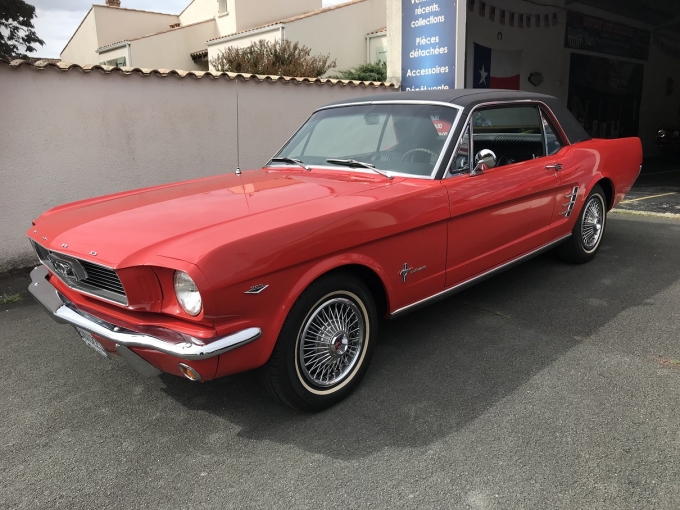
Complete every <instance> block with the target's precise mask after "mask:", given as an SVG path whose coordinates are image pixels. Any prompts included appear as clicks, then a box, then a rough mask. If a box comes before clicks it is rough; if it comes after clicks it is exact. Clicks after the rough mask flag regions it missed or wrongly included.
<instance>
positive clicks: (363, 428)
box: [163, 219, 680, 460]
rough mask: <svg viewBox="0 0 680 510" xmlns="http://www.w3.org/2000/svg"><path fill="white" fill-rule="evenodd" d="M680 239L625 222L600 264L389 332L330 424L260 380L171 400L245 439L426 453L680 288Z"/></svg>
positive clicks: (509, 278) (216, 384) (545, 272)
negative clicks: (290, 404)
mask: <svg viewBox="0 0 680 510" xmlns="http://www.w3.org/2000/svg"><path fill="white" fill-rule="evenodd" d="M679 240H680V223H678V224H671V223H650V222H642V221H639V220H636V221H633V220H629V219H616V220H613V221H610V223H609V226H608V232H607V235H606V236H605V240H604V244H603V246H602V250H601V252H600V253H599V254H598V257H597V258H596V259H595V260H594V261H593V262H591V263H589V264H585V265H582V266H573V265H568V264H565V263H562V262H560V261H558V260H556V259H554V258H552V257H551V256H550V255H546V256H542V257H540V258H538V259H535V260H533V261H530V262H528V263H525V264H523V265H521V266H519V267H517V268H515V269H512V270H510V271H508V272H506V273H504V274H502V275H499V276H497V277H495V278H493V279H490V280H487V281H486V282H483V283H482V284H479V285H478V286H476V287H474V288H471V289H469V290H467V291H465V292H464V293H461V294H459V295H457V296H455V297H452V298H449V299H447V300H445V301H442V302H440V303H438V304H436V305H433V306H431V307H429V308H426V309H423V310H420V311H418V312H415V313H413V314H411V315H408V316H405V317H403V318H401V319H399V320H397V321H394V322H385V323H383V324H382V328H381V332H380V340H379V341H380V343H379V345H378V347H377V349H376V352H375V356H374V358H373V363H372V366H371V369H370V370H369V372H368V374H367V376H366V378H365V379H364V381H363V383H362V385H361V386H360V388H359V389H358V391H357V392H355V393H354V394H353V395H352V396H351V397H350V398H349V399H347V400H345V401H344V402H342V403H341V404H339V405H338V406H336V407H334V408H332V409H330V410H328V411H326V412H324V413H320V414H317V415H306V414H298V413H296V412H293V411H291V410H288V409H287V408H284V407H282V406H281V405H279V404H278V403H277V402H275V401H274V400H272V399H271V398H269V397H268V396H267V395H266V394H265V392H264V390H263V389H262V388H261V387H260V386H259V384H258V382H257V377H256V376H255V374H254V373H246V374H241V375H238V376H233V377H230V378H227V379H222V380H217V381H213V382H210V383H206V384H202V385H193V384H189V383H188V382H187V381H184V380H181V379H177V378H174V377H171V376H164V377H163V382H164V384H165V388H164V389H163V391H165V392H166V393H167V394H168V395H170V396H171V397H172V398H174V399H175V400H177V401H178V402H180V403H181V404H182V405H183V406H185V407H186V408H187V409H189V410H201V411H204V412H207V413H210V414H212V415H214V416H216V417H218V418H220V419H222V420H226V421H227V422H230V423H233V424H235V425H237V426H238V427H240V432H239V434H238V435H239V436H241V437H244V438H248V439H251V440H257V441H272V442H276V443H281V444H290V445H295V446H296V447H298V448H301V449H303V450H306V451H309V452H313V453H319V454H323V455H327V456H330V457H333V458H338V459H345V460H349V459H354V458H360V457H365V456H368V455H370V454H373V453H376V452H379V451H380V450H382V449H384V448H386V447H404V448H408V447H425V446H427V445H429V444H431V443H433V442H435V441H438V440H439V439H441V438H443V437H445V436H448V435H449V434H451V433H452V432H454V431H456V430H458V429H460V428H462V427H466V426H469V425H471V423H472V422H474V420H475V419H476V418H477V417H479V416H480V415H482V414H484V413H486V412H489V411H490V410H491V409H492V408H493V406H494V405H495V404H496V403H498V402H499V401H501V400H502V399H503V398H505V397H506V396H508V395H510V394H512V393H513V392H515V391H517V390H518V389H519V388H520V387H521V386H522V385H523V384H525V383H526V382H527V381H528V380H529V379H531V378H532V377H533V376H534V375H536V374H537V373H538V372H540V371H542V370H544V369H546V368H549V367H550V366H551V365H552V364H553V363H555V362H557V361H559V358H560V357H561V356H562V355H563V354H564V353H565V352H567V351H568V350H569V349H571V348H572V347H574V346H575V345H577V344H578V343H579V342H581V341H583V340H584V339H586V338H587V337H589V336H590V335H592V334H593V333H594V332H596V331H597V330H598V329H599V328H602V327H605V326H606V325H607V323H608V322H609V321H611V320H612V319H613V318H614V317H616V316H617V315H618V314H619V313H621V312H622V311H624V310H625V309H627V308H630V307H637V306H645V302H646V301H647V300H648V299H649V298H651V297H653V296H654V295H656V294H658V293H659V292H661V291H662V290H663V289H665V288H666V287H667V286H669V285H671V284H672V283H674V282H675V281H676V280H678V279H679V278H680V267H679V266H678V264H677V257H676V256H675V255H673V254H674V252H675V250H676V249H677V246H678V241H679ZM614 246H616V249H614Z"/></svg>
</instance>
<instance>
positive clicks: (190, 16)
mask: <svg viewBox="0 0 680 510" xmlns="http://www.w3.org/2000/svg"><path fill="white" fill-rule="evenodd" d="M218 6H219V4H218V0H193V1H192V2H191V3H190V4H189V5H188V6H187V7H186V9H184V10H183V11H182V12H181V13H180V15H179V20H180V23H182V25H191V24H193V23H198V22H199V21H205V20H207V19H210V18H214V17H215V16H216V15H217V14H219V12H218Z"/></svg>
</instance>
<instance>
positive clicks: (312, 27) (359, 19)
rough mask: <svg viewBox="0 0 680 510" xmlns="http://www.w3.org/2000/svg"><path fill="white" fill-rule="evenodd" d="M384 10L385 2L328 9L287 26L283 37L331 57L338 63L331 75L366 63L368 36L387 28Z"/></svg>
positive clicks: (373, 1) (375, 1) (375, 0)
mask: <svg viewBox="0 0 680 510" xmlns="http://www.w3.org/2000/svg"><path fill="white" fill-rule="evenodd" d="M385 9H386V4H385V0H367V1H365V2H361V3H356V4H352V5H348V6H347V7H342V8H339V9H334V10H329V11H327V12H325V13H323V14H318V15H316V16H310V17H308V18H303V19H300V20H297V21H293V22H290V23H286V28H285V32H284V37H285V38H286V39H288V40H291V41H297V42H299V43H300V44H304V45H305V46H308V47H309V48H311V49H312V53H313V54H322V55H326V54H330V56H331V58H332V59H336V61H337V68H336V69H333V70H331V71H329V73H328V74H331V75H332V74H333V73H334V72H337V71H338V70H344V69H349V68H351V67H355V66H357V65H360V64H363V63H364V62H366V34H367V33H369V32H372V31H374V30H378V29H379V28H382V27H384V26H385V24H386V22H387V19H386V10H385ZM339 27H342V28H341V29H339Z"/></svg>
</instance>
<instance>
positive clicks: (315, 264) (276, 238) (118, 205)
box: [28, 90, 642, 411]
mask: <svg viewBox="0 0 680 510" xmlns="http://www.w3.org/2000/svg"><path fill="white" fill-rule="evenodd" d="M473 154H474V158H472V157H471V155H473ZM641 160H642V149H641V145H640V141H639V139H637V138H628V139H620V140H596V139H591V138H590V137H589V136H588V135H587V134H586V132H585V131H584V130H583V129H582V128H581V126H580V125H579V124H578V122H577V121H576V120H575V119H574V117H573V116H572V115H571V114H570V113H569V112H568V111H567V110H566V108H564V106H563V105H562V104H561V103H559V102H558V101H557V100H556V99H555V98H553V97H550V96H545V95H539V94H528V93H523V92H510V91H497V90H493V91H478V90H448V91H433V92H427V93H423V92H411V93H400V94H389V95H384V96H372V97H370V98H367V99H364V100H354V101H351V102H339V103H335V104H332V105H329V106H326V107H324V108H321V109H319V110H318V111H316V112H315V113H314V114H313V115H312V116H311V117H310V119H309V120H308V121H307V122H306V123H305V124H304V125H303V126H302V127H301V128H300V130H299V131H298V132H297V133H295V134H294V135H293V137H292V138H291V139H290V140H289V141H288V142H287V143H286V145H285V146H284V147H283V148H282V149H281V150H280V151H279V152H278V154H277V155H276V156H275V157H273V158H272V159H271V160H270V161H269V162H268V163H267V164H266V165H265V166H264V167H263V168H261V169H259V170H252V171H244V172H241V171H239V170H237V171H236V172H231V173H228V174H224V175H218V176H215V177H209V178H205V179H197V180H193V181H188V182H183V183H174V184H166V185H162V186H156V187H153V188H147V189H143V190H138V191H128V192H124V193H118V194H115V195H110V196H106V197H100V198H93V199H90V200H84V201H81V202H76V203H72V204H68V205H63V206H60V207H56V208H54V209H51V210H49V211H47V212H46V213H44V214H43V215H42V216H40V217H39V218H38V219H36V220H35V222H34V223H33V226H32V228H31V229H30V230H29V231H28V236H29V237H30V239H31V242H32V244H33V246H34V248H35V250H36V252H37V254H38V257H39V258H40V261H41V262H42V265H40V266H38V267H37V268H36V269H34V270H33V272H32V283H31V286H30V290H31V292H32V294H33V295H34V296H35V298H36V299H37V300H38V301H39V302H40V303H41V304H42V305H43V306H44V307H45V308H46V310H47V311H48V312H49V314H50V315H51V316H52V317H53V318H54V319H56V320H57V321H58V322H61V323H67V324H71V325H73V326H75V327H76V329H77V331H78V333H79V334H80V336H81V338H82V339H83V340H84V341H85V343H87V344H88V345H89V346H91V347H93V348H94V349H95V350H96V351H98V352H99V353H100V354H102V355H104V356H111V355H112V354H119V355H120V356H121V357H122V358H124V360H125V361H127V362H128V363H129V364H130V365H131V366H132V367H133V368H134V369H135V370H137V371H138V372H139V373H140V374H142V375H144V376H153V375H157V374H160V373H161V372H167V373H170V374H175V375H178V376H182V377H186V378H188V379H191V380H193V381H208V380H210V379H214V378H217V377H224V376H227V375H230V374H235V373H237V372H242V371H245V370H251V369H259V374H260V376H261V379H262V381H263V383H264V385H265V387H266V388H267V389H268V390H270V391H271V393H272V394H273V395H274V396H276V397H278V398H279V399H280V400H281V401H282V402H284V403H285V404H288V405H290V406H292V407H294V408H297V409H302V410H307V411H316V410H320V409H323V408H326V407H328V406H330V405H332V404H334V403H336V402H338V401H339V400H340V399H342V398H344V397H345V396H347V395H348V394H349V393H350V392H351V391H352V390H353V389H354V388H355V387H356V386H357V385H358V384H359V381H360V380H361V378H362V377H363V375H364V374H365V372H366V370H367V368H368V365H369V361H370V359H371V355H372V353H373V350H374V347H375V343H376V339H377V331H378V323H379V319H380V318H394V317H397V316H400V315H402V314H404V313H406V312H408V311H411V310H414V309H416V308H418V307H420V306H422V305H425V304H428V303H431V302H433V301H435V300H438V299H442V298H445V297H447V296H449V295H451V294H453V293H455V292H457V291H460V290H461V289H464V288H466V287H468V286H469V285H471V284H474V283H475V282H478V281H480V280H482V279H484V278H486V277H488V276H491V275H493V274H494V273H497V272H499V271H502V270H504V269H506V268H508V267H510V266H512V265H514V264H516V263H519V262H521V261H523V260H526V259H528V258H529V257H532V256H534V255H537V254H539V253H541V252H544V251H546V250H548V249H555V250H557V252H558V254H560V255H561V256H562V257H563V258H565V259H566V260H569V261H572V262H575V263H583V262H587V261H588V260H590V259H592V258H593V257H594V256H595V254H596V253H597V251H598V248H599V246H600V243H601V241H602V236H603V235H604V231H605V225H606V219H607V211H608V210H609V209H611V208H612V207H613V206H615V205H616V204H617V203H618V202H619V201H621V199H622V198H623V197H624V196H625V194H626V193H627V192H628V191H629V190H630V188H631V186H632V185H633V183H634V181H635V179H636V178H637V176H638V174H639V169H640V164H641Z"/></svg>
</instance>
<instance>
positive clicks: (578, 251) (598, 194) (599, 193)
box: [556, 184, 607, 264]
mask: <svg viewBox="0 0 680 510" xmlns="http://www.w3.org/2000/svg"><path fill="white" fill-rule="evenodd" d="M606 204H607V202H606V200H605V194H604V190H603V189H602V187H601V186H600V185H599V184H598V185H596V186H594V187H593V189H592V191H591V192H590V194H589V195H588V197H587V198H586V200H585V204H584V206H583V209H581V214H579V216H578V219H577V220H576V224H575V225H574V228H573V230H572V231H571V237H570V238H569V239H567V240H566V241H565V242H564V243H563V244H561V245H560V246H558V247H557V249H556V253H557V255H558V256H559V257H560V258H562V259H563V260H566V261H567V262H573V263H575V264H583V263H584V262H588V261H590V260H592V259H593V258H594V257H595V254H596V253H597V251H598V250H599V248H600V243H601V242H602V236H603V235H604V227H605V224H606V222H607V205H606Z"/></svg>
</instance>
